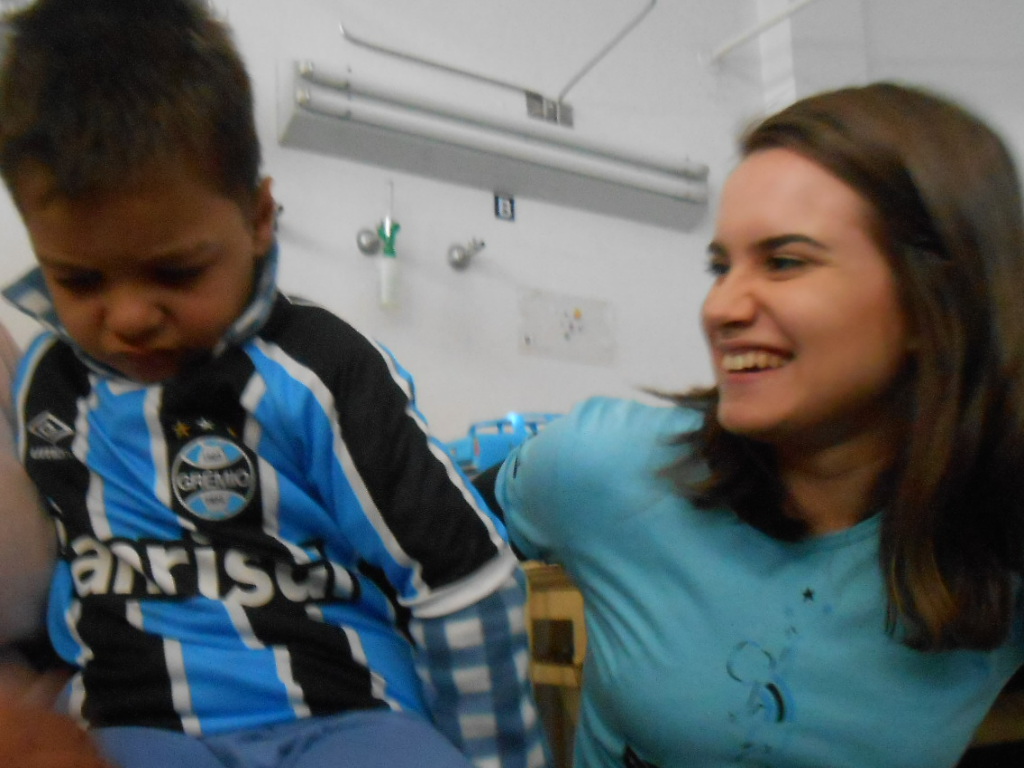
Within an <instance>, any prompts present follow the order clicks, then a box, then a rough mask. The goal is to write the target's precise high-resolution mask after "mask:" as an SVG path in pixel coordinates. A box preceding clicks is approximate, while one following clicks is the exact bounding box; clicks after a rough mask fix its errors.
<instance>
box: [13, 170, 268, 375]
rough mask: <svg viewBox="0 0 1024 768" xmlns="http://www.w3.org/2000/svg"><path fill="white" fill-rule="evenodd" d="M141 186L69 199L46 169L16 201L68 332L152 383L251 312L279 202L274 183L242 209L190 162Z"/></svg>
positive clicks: (31, 173) (19, 188) (29, 175)
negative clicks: (247, 309)
mask: <svg viewBox="0 0 1024 768" xmlns="http://www.w3.org/2000/svg"><path fill="white" fill-rule="evenodd" d="M140 178H141V179H142V181H141V182H139V183H137V184H132V185H130V186H127V187H126V188H125V189H124V190H123V191H121V190H119V191H117V192H114V193H108V194H104V195H101V196H98V197H93V196H90V197H86V198H84V199H80V200H70V199H68V198H66V197H64V196H61V195H59V194H56V193H55V192H54V189H53V178H52V175H51V174H50V172H49V171H47V170H44V169H40V168H28V169H25V170H24V171H22V172H21V174H20V176H19V178H18V180H17V183H16V185H15V198H16V199H17V201H18V204H19V208H20V210H21V214H22V218H23V219H24V221H25V226H26V228H27V229H28V234H29V237H30V238H31V240H32V245H33V248H34V249H35V252H36V258H37V259H38V260H39V264H40V266H41V267H42V270H43V274H44V275H45V277H46V283H47V285H48V287H49V289H50V292H51V293H52V295H53V301H54V305H55V309H56V311H57V314H58V316H59V317H60V320H61V322H62V323H63V324H64V327H65V328H66V329H67V332H68V333H69V334H70V335H71V337H72V338H73V339H74V340H75V341H76V342H77V343H78V344H79V345H80V346H81V347H82V349H84V350H85V351H86V352H87V353H89V354H90V355H92V356H93V357H94V358H96V359H97V360H100V361H101V362H103V363H106V364H107V365H109V366H111V367H112V368H114V369H116V370H117V371H119V372H120V373H122V374H123V375H124V376H126V377H127V378H129V379H132V380H135V381H139V382H143V383H147V384H149V383H154V382H158V381H163V380H165V379H167V378H169V377H171V376H174V375H175V374H176V373H178V372H179V370H181V368H182V366H183V365H184V364H185V363H186V362H187V361H188V360H189V359H190V358H194V357H195V356H197V354H198V353H201V352H204V351H207V350H209V349H211V348H212V347H213V346H214V345H215V344H216V343H217V341H219V340H220V338H221V336H222V335H223V334H224V332H225V331H226V330H227V329H228V327H229V326H230V325H231V324H232V323H233V322H234V320H235V319H236V318H237V317H238V316H239V314H240V313H241V311H242V310H243V309H244V307H245V306H246V304H247V303H248V301H249V299H250V297H251V294H252V290H253V284H254V280H255V272H256V269H255V266H256V262H257V260H258V259H259V258H260V257H262V256H263V255H264V254H265V253H266V252H267V250H268V249H269V248H270V245H271V243H272V240H273V229H274V227H273V219H274V213H275V205H274V201H273V198H272V196H271V193H270V182H269V179H267V180H264V181H263V183H262V184H261V185H260V188H259V191H258V193H257V194H256V196H255V200H254V203H253V205H252V206H250V208H251V210H244V209H243V206H241V205H240V204H239V202H238V201H237V200H235V199H233V198H229V197H225V196H223V195H222V194H221V193H219V192H217V191H215V190H214V189H213V187H212V185H211V184H210V183H209V181H208V180H207V179H206V178H204V177H203V176H202V175H201V173H200V172H199V170H198V169H196V168H195V167H193V164H190V163H179V164H175V163H170V162H161V163H155V164H154V165H153V166H152V167H151V168H149V169H147V172H146V173H143V174H140Z"/></svg>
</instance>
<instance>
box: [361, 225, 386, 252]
mask: <svg viewBox="0 0 1024 768" xmlns="http://www.w3.org/2000/svg"><path fill="white" fill-rule="evenodd" d="M356 247H357V248H359V252H360V253H362V254H363V255H364V256H376V255H377V254H378V253H380V236H379V235H378V234H377V230H376V229H373V228H372V227H364V228H363V229H360V230H359V231H358V232H357V233H356Z"/></svg>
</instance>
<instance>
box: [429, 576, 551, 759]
mask: <svg viewBox="0 0 1024 768" xmlns="http://www.w3.org/2000/svg"><path fill="white" fill-rule="evenodd" d="M525 584H526V577H525V575H524V574H523V573H522V571H519V570H517V571H516V573H515V574H514V575H512V576H510V577H509V579H508V581H507V582H506V583H505V584H504V586H503V587H502V588H501V589H499V590H498V591H497V592H495V593H494V594H492V595H490V596H488V597H486V598H484V599H483V600H480V601H479V602H477V603H475V604H474V605H471V606H469V607H468V608H464V609H463V610H461V611H458V612H457V613H454V614H451V615H449V616H440V617H438V618H431V619H415V620H414V621H413V623H412V632H413V636H414V637H415V639H416V642H417V643H418V646H419V648H418V658H417V669H418V671H419V673H420V677H421V678H422V679H423V684H424V688H425V689H426V691H427V700H428V705H429V707H430V710H431V713H432V714H433V717H434V722H435V724H436V725H437V727H438V728H439V729H440V730H441V731H442V732H443V733H444V734H445V735H446V736H447V737H448V738H449V739H451V740H452V742H453V743H454V744H455V745H456V746H457V747H459V749H461V750H462V752H463V753H464V754H465V755H466V756H467V757H468V758H469V759H470V760H472V761H473V764H474V765H475V766H476V768H544V767H545V766H548V765H550V764H551V756H550V753H549V750H548V745H547V742H546V741H545V738H544V733H543V729H542V726H541V723H540V718H539V717H538V714H537V706H536V704H535V703H534V700H533V689H532V687H531V685H530V680H529V677H528V671H529V666H530V651H529V644H528V640H527V635H526V613H525V605H526V586H525Z"/></svg>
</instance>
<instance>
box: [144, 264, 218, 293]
mask: <svg viewBox="0 0 1024 768" xmlns="http://www.w3.org/2000/svg"><path fill="white" fill-rule="evenodd" d="M205 271H206V268H205V267H204V266H161V267H155V268H154V269H153V270H152V272H151V277H152V279H153V281H154V282H156V283H158V284H159V285H162V286H165V287H167V288H187V287H189V286H191V285H193V284H194V283H195V282H196V281H197V280H199V279H200V278H201V277H202V276H203V273H204V272H205Z"/></svg>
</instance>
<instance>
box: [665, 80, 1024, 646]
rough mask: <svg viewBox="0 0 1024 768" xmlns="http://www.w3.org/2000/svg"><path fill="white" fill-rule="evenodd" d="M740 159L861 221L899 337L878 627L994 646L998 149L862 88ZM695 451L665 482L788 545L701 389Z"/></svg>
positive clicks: (955, 115) (762, 472)
mask: <svg viewBox="0 0 1024 768" xmlns="http://www.w3.org/2000/svg"><path fill="white" fill-rule="evenodd" d="M740 148H741V154H742V155H743V156H744V157H746V156H749V155H751V154H753V153H755V152H759V151H762V150H765V149H772V148H783V149H788V150H790V151H793V152H796V153H798V154H800V155H803V156H804V157H806V158H808V159H810V160H812V161H813V162H815V163H817V164H818V165H819V166H821V167H822V168H824V169H825V170H827V171H829V172H830V173H832V174H833V175H834V176H836V177H837V178H838V179H840V180H842V181H843V182H845V183H846V184H847V185H849V186H850V187H851V188H852V189H854V190H855V191H856V192H857V193H859V194H860V195H861V197H863V198H864V200H866V201H867V202H868V204H869V206H870V208H871V209H872V216H873V221H872V225H873V227H874V233H873V234H874V237H875V239H876V241H877V243H878V244H879V246H880V247H881V249H882V250H883V251H884V252H885V253H886V254H887V255H888V256H889V259H890V264H891V266H892V269H893V273H894V275H895V279H896V284H897V286H898V290H899V292H900V299H901V304H902V306H903V309H904V311H905V313H906V316H907V321H908V326H909V329H910V335H911V338H912V339H913V342H914V347H913V351H912V353H911V359H910V361H909V366H908V367H909V370H908V371H907V383H906V385H905V391H904V393H903V395H904V397H905V401H906V419H905V422H906V423H905V432H904V433H903V439H902V445H900V446H899V447H898V454H899V460H898V461H897V462H896V464H895V466H894V467H892V468H891V469H890V471H889V472H888V474H887V475H886V476H885V477H883V478H882V479H881V480H880V482H879V484H878V487H877V488H876V503H877V508H881V509H882V532H881V559H882V562H881V569H882V574H883V577H884V579H885V581H886V586H887V591H888V600H889V622H890V627H891V628H895V627H896V626H897V625H900V624H902V625H903V626H904V627H906V628H907V630H908V633H909V634H908V642H909V644H911V645H913V646H916V647H921V648H927V649H933V650H938V649H946V648H977V649H986V648H993V647H995V646H997V645H999V644H1000V643H1002V642H1003V641H1004V640H1005V639H1006V638H1007V636H1008V632H1009V630H1010V626H1011V619H1012V616H1013V613H1014V612H1013V606H1014V601H1015V599H1016V597H1015V596H1016V593H1017V590H1018V586H1019V579H1020V575H1021V571H1022V569H1024V471H1022V468H1024V302H1022V301H1021V286H1024V205H1022V200H1021V188H1020V180H1019V178H1018V176H1017V174H1016V171H1015V166H1014V162H1013V159H1012V158H1011V156H1010V154H1009V153H1008V151H1007V149H1006V146H1005V145H1004V143H1003V142H1002V140H1001V139H1000V138H999V136H997V135H996V134H995V133H994V132H993V131H992V130H991V129H990V128H989V127H988V126H987V125H985V124H984V123H983V122H982V121H981V120H979V119H977V118H976V117H975V116H973V115H972V114H970V113H969V112H967V111H965V110H964V109H962V108H960V107H959V106H957V105H955V104H953V103H951V102H950V101H948V100H946V99H944V98H942V97H939V96H936V95H934V94H931V93H928V92H925V91H922V90H920V89H916V88H911V87H907V86H902V85H897V84H891V83H877V84H874V85H869V86H865V87H854V88H844V89H841V90H837V91H832V92H828V93H822V94H817V95H815V96H811V97H808V98H806V99H803V100H801V101H798V102H796V103H795V104H793V105H792V106H790V107H787V108H786V109H784V110H782V111H781V112H780V113H778V114H776V115H773V116H771V117H769V118H767V119H765V120H764V121H762V122H761V123H759V124H757V125H755V126H754V127H753V128H752V129H751V130H750V131H749V132H748V133H747V134H746V135H745V136H744V137H743V139H742V141H741V144H740ZM677 400H678V402H680V403H682V404H684V405H688V406H690V407H697V408H699V409H701V410H702V411H703V412H704V413H705V415H706V420H705V424H704V427H703V428H702V429H701V430H700V431H698V432H696V433H693V434H692V435H690V436H688V437H685V436H684V437H683V438H682V440H683V441H684V442H690V443H691V444H692V446H693V449H694V450H693V454H692V455H691V456H690V457H689V458H688V459H686V460H683V461H681V462H680V463H679V464H678V465H677V466H675V467H673V468H671V469H670V470H669V474H670V475H671V476H673V477H674V478H675V480H676V483H677V485H678V486H679V487H680V488H681V490H682V491H683V492H684V493H685V494H686V495H688V496H689V497H690V498H692V499H693V500H694V502H695V503H697V504H698V506H702V507H712V506H728V507H729V508H731V509H734V510H735V511H736V512H737V513H738V514H739V515H740V516H742V517H743V518H744V519H746V520H748V521H749V522H751V523H752V524H754V525H757V526H759V527H761V528H762V529H765V530H768V531H769V532H772V533H773V534H775V535H781V536H783V537H786V538H795V537H799V536H800V535H801V530H800V528H799V526H797V525H795V524H794V522H793V521H792V520H791V519H789V518H786V517H785V516H784V514H783V512H782V510H783V503H784V497H785V490H784V489H783V488H782V487H781V485H780V482H779V480H778V476H777V473H776V472H775V468H774V456H773V452H772V450H771V449H770V447H769V446H766V445H762V444H758V443H755V442H754V441H751V440H749V439H747V438H744V437H741V436H737V435H732V434H729V433H727V432H725V430H723V429H722V427H721V426H720V425H719V424H718V422H717V419H716V418H715V410H716V405H717V401H718V396H717V392H716V391H715V390H714V389H711V390H704V391H699V392H693V393H689V394H687V395H683V396H681V397H679V398H677Z"/></svg>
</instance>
